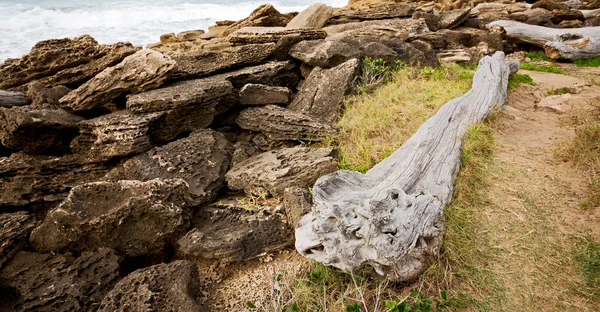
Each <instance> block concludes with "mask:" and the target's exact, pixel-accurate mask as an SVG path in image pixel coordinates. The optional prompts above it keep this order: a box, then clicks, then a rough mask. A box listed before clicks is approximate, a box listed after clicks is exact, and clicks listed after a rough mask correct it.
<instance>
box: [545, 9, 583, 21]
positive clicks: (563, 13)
mask: <svg viewBox="0 0 600 312" xmlns="http://www.w3.org/2000/svg"><path fill="white" fill-rule="evenodd" d="M552 14H553V17H552V19H551V21H552V22H553V23H555V24H559V23H560V22H562V21H570V20H580V21H583V20H584V19H585V18H584V16H583V12H581V11H579V10H560V11H552Z"/></svg>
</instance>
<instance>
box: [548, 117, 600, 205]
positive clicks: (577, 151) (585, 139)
mask: <svg viewBox="0 0 600 312" xmlns="http://www.w3.org/2000/svg"><path fill="white" fill-rule="evenodd" d="M598 115H599V116H600V110H599V112H598ZM555 154H556V156H558V157H560V158H562V159H563V160H566V161H572V162H573V163H574V164H575V166H576V167H577V168H578V169H580V170H582V171H583V172H584V173H585V175H586V177H587V179H588V184H589V193H588V198H587V199H586V200H585V201H583V202H582V207H583V208H592V207H596V206H598V205H600V118H599V119H598V120H591V121H588V122H587V123H585V124H583V125H582V126H580V127H578V128H577V129H576V130H575V137H574V138H573V139H571V140H568V141H565V142H561V143H559V144H558V146H557V148H556V150H555Z"/></svg>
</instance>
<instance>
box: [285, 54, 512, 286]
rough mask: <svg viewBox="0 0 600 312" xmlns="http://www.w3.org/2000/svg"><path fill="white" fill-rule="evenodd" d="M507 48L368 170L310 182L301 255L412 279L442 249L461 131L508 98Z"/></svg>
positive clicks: (298, 239)
mask: <svg viewBox="0 0 600 312" xmlns="http://www.w3.org/2000/svg"><path fill="white" fill-rule="evenodd" d="M511 67H512V66H509V65H508V64H507V63H506V62H505V60H504V53H502V52H496V54H494V55H493V56H492V57H485V58H483V59H482V60H481V61H480V62H479V68H478V70H477V71H476V72H475V76H474V78H473V87H472V89H471V91H469V92H468V93H466V94H465V95H463V96H462V97H459V98H456V99H453V100H451V101H450V102H448V103H447V104H446V105H444V106H443V107H442V108H441V109H440V110H439V111H438V112H437V114H436V115H434V116H433V117H431V118H430V119H428V120H427V121H426V122H425V123H424V124H423V125H422V126H421V127H420V128H419V129H418V130H417V132H416V133H415V134H414V135H413V136H412V137H411V138H410V139H409V140H408V141H407V142H406V143H404V145H402V146H401V147H400V148H399V149H398V150H397V151H395V152H394V153H392V155H391V156H390V157H388V158H386V159H385V160H383V161H382V162H380V163H379V164H378V165H376V166H375V167H373V168H372V169H370V170H369V171H368V172H367V173H366V174H362V173H359V172H355V171H349V170H340V171H337V172H334V173H332V174H329V175H325V176H323V177H321V178H319V180H318V181H317V182H316V183H315V185H314V187H313V189H312V190H313V200H314V204H313V209H312V211H311V212H310V213H309V214H307V215H305V216H304V217H302V219H301V220H300V222H299V223H298V226H297V227H296V249H297V250H298V252H300V254H301V255H303V256H305V257H307V258H309V259H312V260H316V261H319V262H322V263H324V264H327V265H331V266H335V267H337V268H340V269H343V270H346V271H349V272H356V271H357V270H361V269H368V270H374V271H375V272H377V273H378V274H380V275H384V276H385V277H386V278H387V279H389V280H392V281H410V280H414V279H416V278H418V276H419V275H420V274H421V273H422V272H423V271H424V270H425V269H426V268H427V266H428V264H429V263H430V261H431V260H432V258H434V257H436V255H437V254H438V252H439V250H440V248H441V243H442V237H443V234H444V207H445V206H446V205H448V204H449V203H450V200H451V199H452V194H453V190H454V180H455V178H456V174H457V172H458V169H459V166H460V154H461V153H460V150H461V144H462V143H461V138H462V137H463V136H464V135H465V133H466V131H467V127H468V125H470V124H473V123H476V122H480V121H482V120H483V119H485V118H486V117H487V116H488V114H490V112H491V111H492V110H493V109H495V108H497V107H499V106H501V105H503V104H504V102H505V101H506V94H507V91H506V88H507V84H508V76H509V74H510V73H511V71H512V70H511Z"/></svg>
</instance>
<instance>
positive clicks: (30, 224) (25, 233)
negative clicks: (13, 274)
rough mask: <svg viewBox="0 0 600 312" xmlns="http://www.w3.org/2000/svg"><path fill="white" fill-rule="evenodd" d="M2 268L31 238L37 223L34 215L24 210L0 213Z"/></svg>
mask: <svg viewBox="0 0 600 312" xmlns="http://www.w3.org/2000/svg"><path fill="white" fill-rule="evenodd" d="M0 224H2V226H1V227H0V242H1V243H0V268H2V266H3V265H4V263H6V262H8V260H10V259H11V258H12V257H13V256H14V255H15V254H16V253H17V252H19V251H20V250H21V248H23V246H25V245H26V244H27V242H28V240H29V233H31V231H32V230H33V228H34V227H35V225H36V221H35V220H34V219H33V217H32V215H31V214H29V213H27V212H24V211H19V212H14V213H2V214H0Z"/></svg>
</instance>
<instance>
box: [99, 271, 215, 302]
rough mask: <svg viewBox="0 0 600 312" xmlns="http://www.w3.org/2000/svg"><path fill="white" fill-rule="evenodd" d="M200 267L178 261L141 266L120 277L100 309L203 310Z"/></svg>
mask: <svg viewBox="0 0 600 312" xmlns="http://www.w3.org/2000/svg"><path fill="white" fill-rule="evenodd" d="M200 295H201V288H200V277H199V275H198V267H197V266H196V264H195V263H193V262H191V261H185V260H178V261H173V262H171V263H168V264H167V263H161V264H157V265H154V266H151V267H147V268H143V269H139V270H137V271H134V272H132V273H130V274H129V275H127V276H126V277H125V278H124V279H122V280H120V281H119V282H118V283H117V284H116V285H115V287H114V288H113V289H112V290H111V291H110V292H109V293H108V294H107V295H106V296H105V297H104V299H103V300H102V302H101V303H100V307H99V308H98V310H97V311H98V312H117V311H119V312H125V311H146V312H202V311H206V310H205V309H204V308H203V307H202V305H200V303H199V302H198V298H199V297H200Z"/></svg>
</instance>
